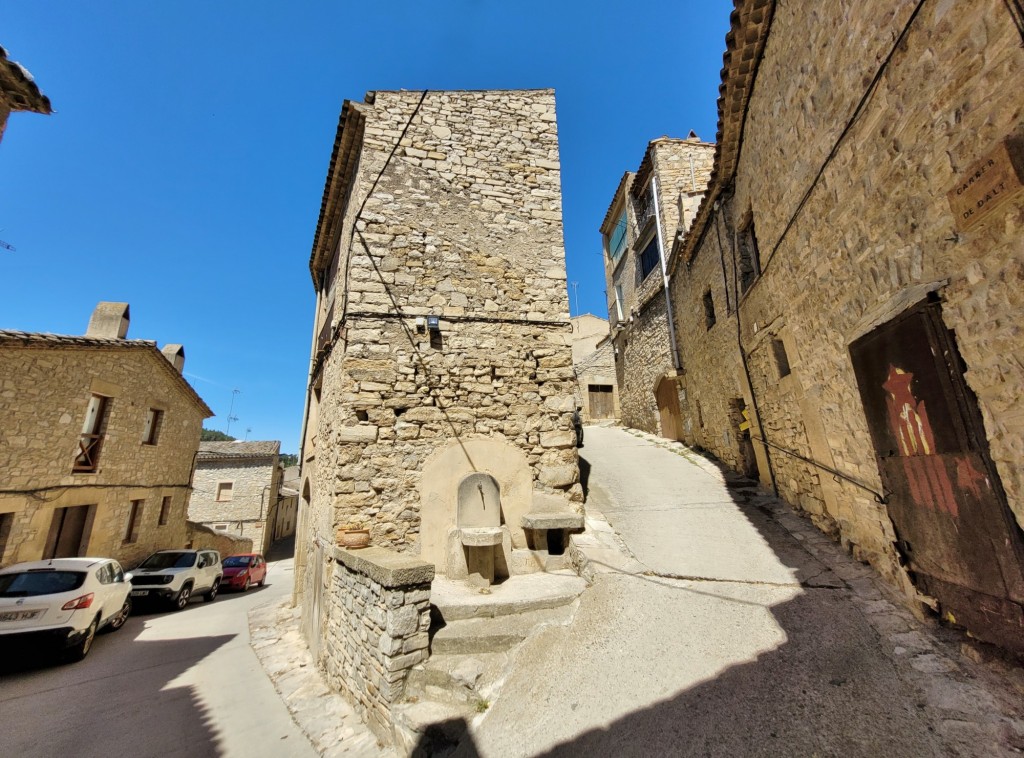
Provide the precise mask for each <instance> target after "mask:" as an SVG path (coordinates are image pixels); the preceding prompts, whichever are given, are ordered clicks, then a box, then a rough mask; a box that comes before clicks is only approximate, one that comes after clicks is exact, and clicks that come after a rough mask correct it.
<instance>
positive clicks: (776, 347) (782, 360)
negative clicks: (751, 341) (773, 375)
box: [772, 339, 792, 379]
mask: <svg viewBox="0 0 1024 758" xmlns="http://www.w3.org/2000/svg"><path fill="white" fill-rule="evenodd" d="M772 353H773V354H774V355H775V367H776V368H777V369H778V370H779V379H781V378H782V377H784V376H789V375H790V374H791V373H792V370H791V369H790V367H789V356H788V355H787V354H786V345H785V343H784V342H783V341H782V340H778V339H776V340H772Z"/></svg>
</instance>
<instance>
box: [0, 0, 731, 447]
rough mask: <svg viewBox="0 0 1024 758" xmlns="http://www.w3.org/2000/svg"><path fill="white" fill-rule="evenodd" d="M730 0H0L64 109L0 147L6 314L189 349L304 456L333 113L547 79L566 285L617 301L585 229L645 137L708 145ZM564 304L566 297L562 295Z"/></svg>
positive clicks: (200, 379)
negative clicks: (392, 92)
mask: <svg viewBox="0 0 1024 758" xmlns="http://www.w3.org/2000/svg"><path fill="white" fill-rule="evenodd" d="M731 7H732V3H731V2H728V0H719V1H718V2H698V1H696V0H689V1H687V0H676V1H675V2H669V1H667V0H666V1H662V0H635V1H634V2H630V3H624V2H601V1H600V0H596V1H594V2H574V1H572V2H569V1H565V0H562V1H561V2H559V0H548V2H534V0H517V1H516V2H494V1H492V0H452V1H448V0H439V2H433V3H422V2H408V1H406V0H391V1H390V2H387V1H381V2H361V3H354V2H295V3H282V2H275V3H269V2H251V1H250V2H241V1H238V2H215V3H209V2H175V3H143V2H137V1H135V0H132V1H131V2H105V1H104V0H94V1H93V2H90V3H70V2H63V1H62V2H43V1H41V0H32V1H31V2H29V1H28V0H4V2H3V4H2V5H0V45H3V46H4V47H6V48H7V51H8V54H9V55H10V56H11V57H12V58H13V59H14V60H17V61H19V62H21V63H22V64H23V65H24V66H25V67H26V68H28V69H29V70H30V71H31V72H32V74H33V75H34V77H35V78H36V81H37V82H38V84H39V85H40V87H41V88H42V90H43V91H44V92H45V93H46V94H47V95H48V96H49V97H50V99H51V101H52V102H53V106H54V110H55V113H54V114H53V115H52V116H48V117H44V116H38V115H35V114H25V113H15V114H13V115H12V117H11V119H10V121H9V123H8V127H7V132H6V134H5V136H4V140H3V142H2V143H0V239H2V240H4V241H6V242H8V243H10V244H12V245H14V246H15V247H16V248H17V250H16V252H9V251H7V250H3V249H0V281H2V282H3V285H2V293H3V296H2V297H0V328H6V329H21V330H25V331H48V332H56V333H64V334H82V333H84V331H85V327H86V324H87V323H88V320H89V315H90V313H91V312H92V309H93V308H94V307H95V304H96V303H97V302H99V301H100V300H114V301H126V302H129V303H130V304H131V309H132V324H131V330H130V332H129V336H130V337H135V338H138V339H153V340H156V341H158V342H159V343H160V344H161V345H163V344H165V343H168V342H180V343H182V344H184V345H185V350H186V355H187V360H186V365H185V371H186V374H187V375H188V378H189V380H190V381H191V382H192V384H193V386H194V387H195V388H196V389H197V390H198V391H199V393H200V394H201V395H202V396H203V398H204V399H205V400H206V401H207V403H208V404H209V405H210V407H211V408H212V409H213V410H214V412H215V413H216V414H217V416H216V417H215V418H211V419H208V420H207V422H206V425H207V426H208V427H210V428H215V429H220V430H224V429H225V427H226V426H227V415H228V408H229V404H230V403H231V398H232V390H233V389H236V388H237V389H238V390H240V393H239V394H238V395H237V396H236V400H235V407H234V415H236V416H237V417H238V420H237V421H234V422H233V423H232V425H231V433H232V434H233V435H236V436H239V437H242V436H244V435H245V434H246V430H247V429H249V430H251V431H249V432H248V438H249V439H280V440H281V441H282V449H283V450H285V451H296V450H297V448H298V437H299V433H300V425H301V421H302V405H303V395H304V389H305V383H306V374H307V369H308V361H309V346H310V338H311V328H312V314H313V302H314V293H313V288H312V285H311V283H310V279H309V272H308V268H307V264H308V260H309V253H310V247H311V244H312V239H313V233H314V229H315V225H316V220H317V216H318V213H319V209H320V197H321V194H322V192H323V183H324V177H325V175H326V171H327V162H328V160H329V158H330V154H331V147H332V144H333V140H334V132H335V128H336V126H337V120H338V113H339V111H340V108H341V104H342V101H343V100H344V99H346V98H349V99H354V100H361V99H362V97H363V94H364V93H365V92H366V91H367V90H372V89H402V88H404V89H424V88H429V89H487V88H498V89H504V88H535V87H554V88H555V90H556V103H557V109H558V128H559V142H560V148H561V158H562V194H563V207H564V218H565V242H566V258H567V266H568V278H569V281H570V282H572V281H576V282H578V283H579V286H578V297H579V310H580V311H581V312H584V313H586V312H591V313H596V314H598V315H601V316H605V315H607V313H606V303H605V294H604V273H603V269H602V265H601V240H600V235H599V234H598V231H597V227H598V225H599V224H600V223H601V220H602V218H603V216H604V212H605V210H606V208H607V206H608V203H609V202H610V200H611V196H612V193H613V192H614V190H615V187H616V185H617V184H618V181H619V178H620V176H621V175H622V173H623V171H626V170H635V169H636V167H637V165H638V164H639V162H640V159H641V158H642V156H643V152H644V149H645V147H646V144H647V142H648V140H651V139H654V138H655V137H659V136H662V135H669V136H677V137H685V136H686V134H687V132H688V131H689V130H690V129H694V130H695V131H696V132H697V134H698V135H700V137H702V138H703V139H706V140H712V139H714V134H715V127H716V119H717V116H716V99H717V95H718V83H719V71H720V69H721V65H722V52H723V50H724V49H725V32H726V30H727V27H728V16H729V11H730V10H731ZM570 302H571V308H572V311H573V314H574V315H575V313H576V302H575V299H574V298H573V295H572V288H571V287H570Z"/></svg>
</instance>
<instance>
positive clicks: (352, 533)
mask: <svg viewBox="0 0 1024 758" xmlns="http://www.w3.org/2000/svg"><path fill="white" fill-rule="evenodd" d="M369 544H370V529H369V527H365V526H363V525H362V524H359V523H353V524H350V525H348V526H340V527H338V545H340V546H341V547H343V548H347V549H349V550H358V549H359V548H363V547H368V546H369Z"/></svg>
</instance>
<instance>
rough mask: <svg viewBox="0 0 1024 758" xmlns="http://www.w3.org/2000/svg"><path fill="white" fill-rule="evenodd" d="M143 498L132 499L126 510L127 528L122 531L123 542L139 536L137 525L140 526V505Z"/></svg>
mask: <svg viewBox="0 0 1024 758" xmlns="http://www.w3.org/2000/svg"><path fill="white" fill-rule="evenodd" d="M144 503H145V501H144V500H132V502H131V508H130V509H129V511H128V528H127V529H125V532H124V541H125V543H132V542H135V541H136V540H138V538H139V527H141V526H142V506H143V504H144Z"/></svg>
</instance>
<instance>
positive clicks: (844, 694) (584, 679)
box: [459, 427, 970, 758]
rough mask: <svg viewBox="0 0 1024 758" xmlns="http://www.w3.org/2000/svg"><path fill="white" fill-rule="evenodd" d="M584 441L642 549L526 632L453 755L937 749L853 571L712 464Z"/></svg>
mask: <svg viewBox="0 0 1024 758" xmlns="http://www.w3.org/2000/svg"><path fill="white" fill-rule="evenodd" d="M581 455H582V457H583V458H584V459H585V460H586V461H587V463H589V466H590V479H589V487H590V500H589V502H590V506H591V507H596V508H598V509H600V510H601V511H603V512H604V514H605V516H606V517H607V520H608V521H609V523H611V525H612V526H613V527H614V528H615V530H616V531H617V532H618V533H619V534H620V535H621V537H622V538H623V540H624V542H625V543H626V545H627V546H628V548H629V550H630V551H631V552H632V553H633V555H634V556H635V558H636V559H637V561H638V562H639V564H640V565H639V566H637V567H636V568H635V569H633V570H626V571H610V572H606V573H601V574H598V576H597V579H596V582H595V584H594V586H593V587H592V588H591V589H590V590H588V591H587V593H586V594H585V595H584V596H583V599H582V603H581V606H580V610H579V612H578V614H577V616H576V620H575V622H574V623H573V624H572V625H571V626H570V627H558V628H550V629H547V630H545V631H544V632H542V633H541V634H540V635H539V636H538V637H536V638H534V639H532V640H530V641H528V642H527V643H526V645H524V647H523V648H522V649H521V651H520V654H519V657H518V660H517V667H516V668H515V669H514V670H513V671H512V672H511V673H510V674H509V677H508V680H507V682H506V684H505V686H504V688H503V690H502V692H501V695H500V697H499V698H498V699H497V701H496V702H495V703H494V704H493V705H492V707H491V709H490V710H489V711H488V713H487V714H486V716H484V717H483V719H482V720H481V721H480V723H479V724H477V725H475V727H474V729H473V736H472V738H471V741H470V742H467V743H464V744H463V745H462V746H461V748H460V753H459V754H461V755H473V754H476V753H479V754H480V755H484V756H494V757H495V758H497V757H498V756H501V757H502V758H505V757H506V756H534V755H558V756H563V755H565V756H577V755H578V756H662V755H671V756H676V755H699V756H749V755H765V756H769V755H770V756H778V755H785V756H839V755H842V756H878V755H913V756H930V755H944V754H948V752H947V749H946V746H945V745H944V744H943V743H942V742H941V741H940V739H939V738H938V736H937V734H936V730H937V727H939V726H941V723H940V720H939V719H938V718H937V715H936V713H935V712H934V711H932V710H930V709H928V708H926V707H925V703H924V699H923V698H922V697H921V693H920V691H919V689H918V687H917V685H916V684H915V683H914V682H912V681H910V680H908V678H907V677H906V676H905V674H904V668H905V667H901V666H900V665H898V664H897V663H896V662H894V660H893V657H892V653H891V648H889V649H887V648H886V646H885V645H884V644H883V641H882V640H881V639H880V637H879V634H878V632H877V630H876V629H875V628H874V627H873V626H872V625H870V624H869V623H868V620H867V617H866V615H865V612H864V610H863V606H861V605H859V604H858V603H856V602H854V599H853V591H852V590H851V587H850V585H849V584H848V583H847V582H845V581H844V580H842V579H840V578H839V577H837V576H836V575H835V574H834V573H833V572H832V570H831V569H830V567H829V566H828V565H826V562H822V561H820V560H819V559H818V558H816V557H814V556H813V555H812V554H811V552H809V551H808V550H806V549H804V547H803V545H802V543H801V542H800V541H799V540H797V539H795V538H794V536H793V535H792V534H790V532H788V531H787V530H786V529H783V528H782V526H780V523H779V522H778V521H777V520H776V519H774V518H773V517H771V516H770V515H769V514H768V513H767V512H766V510H765V509H761V508H758V507H756V505H752V504H751V503H750V502H748V501H749V500H750V497H749V495H744V494H741V493H740V492H738V491H737V490H736V489H735V488H733V489H730V487H728V486H726V483H725V481H724V478H723V476H722V475H721V473H720V472H719V471H718V470H717V469H715V468H714V466H712V465H711V464H709V463H708V462H707V461H704V460H703V459H697V458H696V457H695V456H694V457H693V458H691V459H687V458H686V457H684V456H682V455H679V454H678V453H677V452H672V451H669V450H667V449H663V448H661V447H657V446H655V445H654V444H652V443H651V441H649V440H644V439H640V438H638V437H636V436H633V435H631V434H628V433H627V432H625V431H623V430H620V429H610V428H596V427H595V428H588V429H587V432H586V447H585V448H584V449H583V450H581ZM748 492H751V490H748ZM812 531H813V529H812ZM819 537H820V535H819ZM808 539H811V537H808ZM823 542H824V546H825V549H826V551H830V550H832V546H831V545H830V544H828V543H827V541H826V540H823ZM835 553H837V554H839V551H838V548H835ZM848 563H852V562H848ZM853 565H854V570H858V569H860V570H863V567H860V566H857V565H856V564H853ZM837 570H838V569H837ZM864 581H865V582H868V584H866V585H865V587H866V589H865V592H869V591H873V592H876V593H877V590H872V587H871V585H870V580H869V579H865V580H864ZM869 597H880V596H878V595H877V594H875V595H873V596H871V595H869ZM873 602H877V603H882V604H884V603H885V601H882V600H877V601H873ZM880 607H881V606H880ZM890 607H891V606H890ZM893 618H894V619H896V620H897V621H900V622H901V623H902V621H901V620H900V619H899V618H898V617H897V616H893ZM963 754H970V752H968V753H963Z"/></svg>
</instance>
